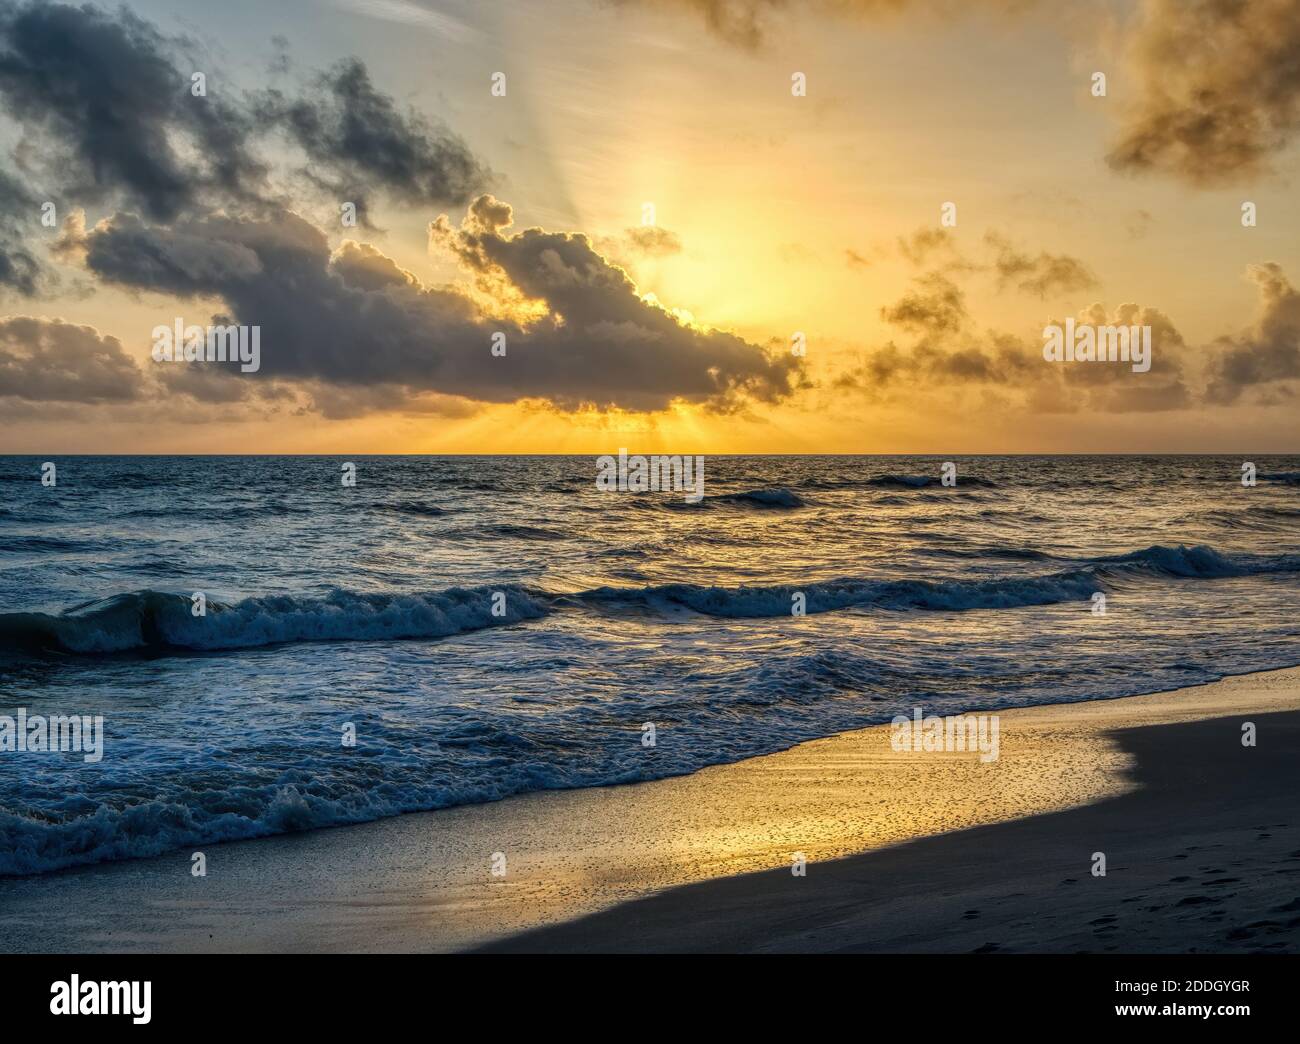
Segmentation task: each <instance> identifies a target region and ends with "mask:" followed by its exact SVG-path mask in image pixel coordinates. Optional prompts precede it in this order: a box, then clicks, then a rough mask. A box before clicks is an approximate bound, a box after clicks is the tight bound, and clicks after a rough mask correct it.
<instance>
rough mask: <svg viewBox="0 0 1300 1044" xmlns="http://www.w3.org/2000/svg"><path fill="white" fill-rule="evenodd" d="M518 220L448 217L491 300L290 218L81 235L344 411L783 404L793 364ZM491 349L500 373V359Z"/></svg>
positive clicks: (124, 269)
mask: <svg viewBox="0 0 1300 1044" xmlns="http://www.w3.org/2000/svg"><path fill="white" fill-rule="evenodd" d="M511 217H512V214H511V211H510V208H509V206H508V205H507V204H504V203H501V202H500V201H497V200H495V199H492V198H491V197H483V198H480V199H477V200H475V201H474V202H473V203H472V204H471V205H470V207H469V209H468V213H467V216H466V218H465V220H464V221H463V222H462V223H461V224H460V226H459V228H456V227H453V226H452V224H451V222H450V220H449V219H448V218H447V217H446V215H443V216H441V217H440V218H439V219H438V220H437V221H435V222H433V223H432V225H431V226H430V239H431V243H432V245H433V246H434V247H435V248H437V249H440V250H444V251H447V252H449V253H450V254H451V255H452V256H453V257H454V258H456V259H458V260H459V262H460V263H461V264H462V265H463V266H464V267H465V269H466V270H467V272H469V273H470V274H471V275H472V276H473V277H474V278H475V279H476V281H477V282H478V284H479V286H480V288H481V289H482V288H486V289H488V290H490V291H491V296H490V298H488V299H487V300H485V301H480V300H478V299H476V298H474V297H473V296H472V295H470V294H468V293H466V292H462V291H460V290H456V289H454V288H450V287H425V286H422V285H420V284H419V282H418V281H416V280H415V279H414V277H413V276H411V275H410V273H406V272H404V271H403V270H402V269H400V268H399V267H398V266H397V265H396V264H395V263H393V262H392V261H391V259H389V258H386V257H385V256H384V255H382V254H381V253H379V251H377V250H376V249H375V248H373V247H370V246H366V245H362V244H357V243H345V244H344V245H343V246H342V247H340V248H339V249H338V250H336V251H333V252H331V250H330V249H329V245H328V242H327V240H326V238H325V236H324V234H323V233H322V232H321V231H320V230H319V229H317V228H316V227H315V226H313V225H312V224H310V223H309V222H307V221H306V220H304V219H303V218H301V217H300V216H298V215H296V214H293V213H291V212H287V211H285V212H281V213H277V214H275V215H273V216H270V217H267V216H262V215H260V214H259V215H256V216H233V215H227V214H221V215H215V214H214V215H210V216H206V217H202V218H195V219H188V220H184V221H179V222H176V223H175V224H173V225H170V226H163V225H154V224H150V223H147V222H145V221H143V220H142V219H141V218H139V217H137V216H135V215H130V214H118V215H114V216H113V217H112V218H109V219H106V220H104V221H101V222H100V223H99V224H98V225H96V226H95V227H94V228H93V229H91V230H90V231H89V232H88V233H86V237H85V243H84V250H85V263H86V266H87V268H88V269H89V270H90V271H91V272H92V273H93V274H95V275H96V276H98V277H99V278H100V279H101V280H103V281H105V282H109V283H114V284H117V285H120V286H124V287H128V288H131V289H135V290H150V291H158V292H163V293H168V294H171V295H174V296H177V297H181V298H186V297H189V298H195V299H199V300H209V299H212V298H218V299H220V300H221V301H222V302H223V303H224V306H225V308H226V310H227V311H228V312H229V313H230V315H231V316H233V317H234V320H235V321H236V322H237V323H240V324H245V325H250V326H251V325H257V326H260V327H261V362H262V366H261V371H260V372H259V374H258V379H261V378H265V379H266V380H268V381H298V382H310V381H316V382H321V383H324V384H330V385H333V386H334V392H335V394H334V396H333V399H334V400H335V401H337V400H338V399H339V398H340V397H342V396H344V395H345V394H346V393H347V391H348V389H357V390H361V389H375V388H379V387H381V386H382V387H401V388H404V389H406V390H407V391H408V393H411V394H418V393H437V394H439V395H444V396H459V397H462V398H466V399H472V400H475V401H478V402H514V401H518V400H520V399H524V398H537V399H544V400H547V401H549V402H550V403H552V404H554V405H556V406H558V407H560V408H564V409H576V408H579V407H581V406H584V405H589V404H590V405H595V406H598V407H600V408H622V409H629V410H658V409H663V408H666V407H667V406H669V405H670V404H671V403H673V402H674V401H677V400H684V401H688V402H695V403H704V404H707V405H709V406H710V407H711V408H714V409H719V410H721V409H731V408H735V405H736V403H737V402H738V401H739V400H742V399H749V398H757V399H763V400H773V399H776V398H779V397H781V396H783V395H785V394H787V393H788V391H789V385H790V382H791V380H792V379H793V378H794V377H795V374H796V370H797V367H796V365H795V363H794V361H793V360H792V359H790V358H789V357H784V358H772V357H769V355H768V354H767V353H766V352H765V351H764V350H763V349H761V348H760V347H758V346H756V345H753V344H750V343H748V342H746V341H744V340H742V339H741V338H739V337H736V336H734V335H732V334H729V333H725V332H723V331H718V330H707V329H703V328H700V327H698V326H696V325H694V324H688V323H686V322H684V321H683V320H681V319H679V318H678V317H676V316H675V315H673V314H672V313H670V312H668V311H665V310H664V309H662V308H660V307H658V306H656V305H655V304H652V303H649V302H647V301H645V300H643V299H642V298H641V297H640V296H639V295H638V293H637V289H636V286H635V284H633V283H632V281H631V279H630V278H629V277H628V276H627V274H626V273H625V272H624V271H623V270H622V269H620V268H618V267H616V266H614V265H612V264H610V263H609V261H608V260H607V259H605V258H604V257H602V256H601V255H600V254H598V253H597V252H596V251H595V250H594V249H593V248H592V246H591V244H590V242H589V241H588V240H587V238H586V237H585V236H582V235H573V234H568V233H554V232H546V231H543V230H542V229H540V228H530V229H526V230H524V231H522V232H519V233H517V234H514V235H509V234H507V233H506V232H505V229H506V228H507V227H508V226H509V224H510V220H511ZM512 304H520V305H521V307H520V308H519V309H518V310H517V311H514V312H512V311H511V308H510V307H507V306H509V305H512ZM193 321H195V320H194V319H188V318H187V322H193ZM496 333H501V334H504V335H505V337H506V346H507V353H506V355H505V356H504V357H500V356H495V355H493V354H492V352H491V350H490V349H491V343H492V338H493V334H496ZM361 395H362V393H361V391H358V396H359V397H360V396H361Z"/></svg>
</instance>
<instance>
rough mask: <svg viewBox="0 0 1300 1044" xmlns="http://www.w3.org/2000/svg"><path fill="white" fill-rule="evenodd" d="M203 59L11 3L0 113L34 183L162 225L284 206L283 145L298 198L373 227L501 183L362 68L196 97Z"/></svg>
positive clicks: (122, 15)
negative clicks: (310, 196) (275, 137)
mask: <svg viewBox="0 0 1300 1044" xmlns="http://www.w3.org/2000/svg"><path fill="white" fill-rule="evenodd" d="M194 46H195V45H194V44H193V42H192V41H190V40H188V39H186V38H184V37H173V36H166V35H164V34H163V33H161V32H160V31H159V30H158V29H157V28H156V27H154V26H153V25H152V24H151V23H149V22H147V21H145V20H143V19H141V18H139V17H138V16H136V15H134V14H132V13H131V12H130V11H129V10H127V9H125V8H122V9H120V10H119V11H117V12H116V13H108V12H105V11H101V10H99V9H97V8H94V7H91V6H89V5H87V6H84V7H73V6H68V5H64V4H50V3H19V2H15V0H0V101H2V102H3V103H4V111H5V114H6V115H7V116H8V118H9V119H10V120H12V121H14V122H15V123H16V124H17V125H18V126H19V127H20V128H21V129H22V131H23V132H24V133H25V135H26V136H27V138H28V139H29V140H31V141H35V142H36V143H37V144H36V146H35V147H34V148H33V149H31V150H30V152H31V155H30V157H29V160H28V161H29V163H30V165H31V166H32V172H31V174H32V177H33V178H34V179H35V178H39V179H40V181H41V183H42V184H48V185H50V186H52V187H53V188H55V189H57V192H58V194H59V195H60V196H61V197H62V198H65V199H71V200H75V201H76V202H77V204H78V205H80V206H85V205H88V204H111V205H114V206H117V207H119V208H121V209H124V210H129V211H133V212H135V213H138V214H140V215H142V216H143V217H144V218H146V219H148V220H149V221H152V222H160V223H169V222H172V221H175V220H177V219H178V218H181V217H187V216H193V215H196V214H201V213H205V212H208V211H211V210H213V209H217V208H219V207H231V206H235V207H240V208H244V209H247V208H249V207H251V206H254V205H262V206H264V207H266V208H268V209H274V208H275V207H278V206H281V205H283V203H284V200H283V199H281V198H280V197H279V196H278V195H277V194H276V193H275V191H274V190H273V187H272V178H271V175H272V173H273V172H274V171H273V169H272V167H271V165H270V164H268V163H267V162H265V161H264V160H263V159H262V158H261V157H260V156H259V154H258V153H257V152H256V151H255V148H256V146H257V145H258V144H259V143H260V142H261V141H263V140H265V139H267V138H268V137H269V136H271V135H272V134H276V133H279V134H282V135H285V136H287V137H288V138H289V139H290V140H291V141H292V142H293V143H294V144H295V145H296V146H297V147H299V148H300V149H301V150H302V152H303V153H304V154H305V156H306V157H307V159H308V160H309V161H310V168H309V169H310V174H309V175H308V177H307V178H305V179H304V178H302V177H299V178H298V179H297V180H296V182H295V188H296V189H297V191H298V192H299V193H301V191H302V188H303V186H304V183H306V184H307V186H308V187H310V188H314V190H316V191H317V192H318V193H319V192H324V193H327V194H328V195H329V196H330V197H331V200H332V201H336V202H338V201H343V197H346V198H347V199H348V200H350V201H352V202H355V203H356V204H357V209H358V215H359V216H360V217H361V219H362V220H363V221H365V220H366V216H367V213H368V207H369V200H370V196H371V194H372V193H373V192H375V191H381V192H383V193H385V194H386V195H387V196H388V197H389V198H391V199H393V200H395V201H397V202H399V203H402V204H405V205H411V206H429V205H445V204H449V203H450V204H463V203H465V202H466V201H468V200H469V199H470V198H471V197H472V196H473V195H474V193H475V192H477V191H478V190H479V189H480V188H481V187H483V186H484V185H485V184H487V183H488V182H489V181H490V179H491V174H490V172H489V171H488V170H487V168H486V167H485V166H484V165H483V164H482V163H480V162H479V160H477V159H476V158H475V157H474V156H473V154H472V153H471V152H470V151H469V149H468V147H467V146H466V145H465V144H464V142H462V141H461V140H460V139H459V138H457V137H456V136H455V135H453V134H451V133H450V132H449V131H447V130H446V129H444V128H442V127H440V126H438V125H436V124H434V123H433V122H432V121H430V120H428V119H426V118H424V117H422V116H420V115H419V114H418V113H415V112H406V113H403V112H400V111H399V110H398V108H397V106H396V104H395V103H394V102H393V100H392V99H391V98H390V97H389V96H388V95H386V94H384V93H382V92H381V91H379V90H378V89H377V88H376V87H375V86H374V84H373V83H372V82H371V79H370V75H369V73H368V71H367V69H366V66H365V65H364V64H363V63H361V62H360V61H358V60H356V59H351V60H348V61H344V62H341V63H339V64H338V65H336V66H335V67H334V68H332V69H330V70H329V71H328V72H325V73H322V74H319V75H318V76H317V77H315V78H314V79H313V80H310V81H308V82H307V83H306V84H305V85H304V86H302V87H300V88H298V89H297V91H296V93H292V94H291V93H287V92H286V91H284V90H281V89H278V88H271V89H267V90H264V91H261V92H258V93H255V94H252V95H245V94H241V93H236V92H235V91H232V90H230V89H228V88H225V87H224V86H223V85H220V84H218V83H214V82H208V83H207V84H206V88H207V90H206V94H204V95H202V96H197V97H196V96H195V95H194V94H193V93H192V90H191V86H192V84H191V74H192V72H194V71H202V70H201V69H196V68H195V67H194V66H195V63H194V62H193V60H191V59H184V60H182V58H181V56H182V55H184V54H185V53H186V52H188V51H190V50H192V49H193V48H194ZM300 173H302V172H300Z"/></svg>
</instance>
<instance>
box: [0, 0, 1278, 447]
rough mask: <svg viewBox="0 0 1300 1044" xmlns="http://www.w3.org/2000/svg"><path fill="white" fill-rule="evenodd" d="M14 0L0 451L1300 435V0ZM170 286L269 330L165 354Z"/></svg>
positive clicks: (185, 301) (1095, 443)
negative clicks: (252, 363)
mask: <svg viewBox="0 0 1300 1044" xmlns="http://www.w3.org/2000/svg"><path fill="white" fill-rule="evenodd" d="M40 6H41V8H42V9H43V10H42V12H41V13H39V14H36V13H33V10H35V9H28V8H26V7H24V6H23V5H22V4H20V6H19V7H18V8H16V9H15V11H14V12H13V13H11V14H9V15H5V16H3V17H0V51H3V52H4V53H7V54H12V55H16V56H17V61H16V62H15V63H14V65H15V67H16V68H18V69H19V73H18V74H15V75H13V76H11V78H10V80H9V81H7V83H6V82H0V93H6V92H7V95H6V97H5V98H3V101H4V103H5V104H4V105H2V106H0V110H2V111H3V112H4V113H5V114H7V115H6V116H3V117H0V145H3V146H4V148H5V155H6V162H5V166H4V167H3V168H2V170H3V179H4V180H0V200H3V201H4V202H5V203H6V206H5V208H4V210H5V213H6V214H7V215H8V217H7V218H6V219H5V220H7V222H8V224H7V225H5V224H0V233H4V235H3V236H2V237H0V242H3V243H5V244H7V245H6V247H5V248H4V250H6V251H7V253H0V317H3V318H0V420H2V421H3V431H4V435H3V439H0V451H4V452H30V453H47V452H48V453H54V452H62V453H67V452H139V453H172V452H177V453H180V452H196V453H226V452H290V453H299V452H322V453H324V452H375V453H383V452H398V453H406V452H409V453H479V452H482V453H514V452H554V453H563V452H575V453H606V452H611V451H615V450H617V448H618V447H620V446H628V447H631V448H633V449H634V450H643V451H666V452H678V453H684V452H702V453H729V452H758V453H809V452H813V453H858V452H860V453H895V452H902V453H905V452H917V453H930V452H934V453H975V452H1026V453H1031V452H1079V453H1090V452H1247V451H1250V452H1257V453H1258V452H1296V451H1298V450H1300V422H1298V420H1297V417H1298V416H1300V411H1298V410H1297V400H1296V398H1295V392H1296V389H1297V385H1300V295H1297V293H1296V292H1295V291H1294V290H1293V289H1292V285H1293V283H1294V282H1295V281H1298V280H1300V236H1297V228H1298V227H1300V221H1298V219H1300V213H1298V209H1300V208H1298V206H1297V203H1296V202H1295V200H1296V196H1295V191H1294V178H1295V173H1296V170H1297V164H1296V149H1295V147H1294V138H1295V136H1296V132H1297V129H1298V127H1297V116H1296V114H1297V113H1300V86H1297V85H1296V84H1295V83H1294V81H1293V78H1292V79H1288V78H1287V76H1286V69H1287V68H1288V67H1291V68H1293V67H1294V63H1295V61H1296V60H1297V57H1298V56H1300V3H1297V2H1295V0H1259V2H1258V3H1257V4H1252V5H1251V8H1250V13H1249V14H1248V15H1246V16H1245V17H1244V20H1238V21H1229V20H1226V19H1225V20H1222V21H1221V20H1219V19H1217V18H1216V17H1215V16H1214V11H1215V7H1214V5H1211V4H1209V3H1208V2H1202V0H1182V2H1174V0H1141V2H1132V3H1120V2H1117V3H1079V4H1075V5H1070V7H1069V11H1068V14H1062V12H1061V10H1060V8H1059V5H1055V4H1038V3H1033V2H1031V0H1024V2H1022V3H995V2H991V0H990V2H981V3H972V4H966V5H946V4H943V3H940V2H938V0H934V2H920V0H918V2H915V3H889V4H883V3H882V4H875V3H870V2H865V0H863V2H859V3H853V2H839V3H830V2H826V3H817V2H813V3H809V4H793V3H792V4H785V3H781V2H779V0H722V2H720V3H710V4H706V3H703V2H700V3H698V4H696V3H692V2H690V0H660V2H653V0H621V2H613V3H611V2H607V0H606V2H602V0H548V2H546V3H540V2H539V3H519V2H513V3H504V2H496V0H477V2H473V3H470V2H464V3H461V2H448V3H436V2H416V0H333V2H321V3H308V2H306V0H289V2H284V3H277V4H275V5H266V4H264V3H253V2H244V0H233V2H230V3H226V4H223V5H221V9H220V10H213V9H212V7H213V5H211V4H208V3H189V2H178V0H172V2H168V3H162V2H144V0H137V2H133V3H131V4H129V5H128V7H129V13H127V14H119V13H118V8H117V7H116V5H114V6H112V7H109V6H108V5H104V6H103V7H101V8H100V10H101V11H102V13H101V14H91V13H84V12H81V13H79V12H76V11H71V10H70V9H69V11H68V13H61V12H60V10H59V9H58V8H57V7H56V6H55V5H48V4H42V5H40ZM950 7H951V8H953V9H952V10H950V9H949V8H950ZM50 12H54V14H51V13H50ZM56 16H57V17H64V18H67V19H69V20H70V21H68V22H66V23H59V22H58V21H57V20H56ZM24 19H26V21H23V20H24ZM33 25H35V26H37V28H38V29H39V30H40V31H39V32H36V31H29V30H32V26H33ZM20 30H22V31H20ZM42 33H45V34H47V37H48V38H51V39H52V38H54V34H56V33H57V35H58V38H60V39H63V40H65V41H66V40H72V41H74V44H80V45H82V46H85V47H86V48H87V49H88V52H87V53H88V54H95V55H99V56H100V57H101V59H103V64H96V61H95V60H88V61H87V62H84V63H79V64H78V65H77V67H76V71H75V72H73V71H69V72H68V74H67V75H68V76H69V77H73V78H74V79H73V89H72V90H69V91H55V90H54V89H53V88H52V87H51V86H50V83H49V80H48V79H47V78H46V77H45V76H44V74H43V73H42V70H46V71H49V70H50V69H51V68H52V66H51V62H52V60H53V59H51V58H50V56H49V55H46V54H42V53H41V52H40V46H41V44H40V41H41V39H42V38H43V37H42V35H41V34H42ZM32 41H36V42H35V43H33V42H32ZM119 48H120V49H121V50H118V49H119ZM114 53H117V54H118V56H119V58H120V57H121V56H123V55H127V56H129V57H130V58H131V60H129V61H128V60H120V61H118V62H116V63H115V64H111V65H110V64H107V62H108V58H107V57H105V56H112V55H113V54H114ZM144 54H147V55H149V56H151V57H154V58H156V59H157V60H158V61H159V62H160V63H161V64H162V67H163V68H162V71H160V70H159V69H154V71H153V72H152V73H151V74H148V75H146V74H145V73H142V72H141V71H140V70H141V69H144V68H146V63H144V62H142V61H141V60H140V57H141V55H144ZM195 71H202V72H203V74H204V76H205V79H206V84H205V86H206V94H205V95H204V96H202V97H196V96H194V95H193V93H192V91H191V90H190V87H191V83H192V75H193V73H194V72H195ZM494 73H503V74H504V77H505V81H504V82H505V92H504V95H501V94H500V93H496V94H494V93H493V90H492V86H493V74H494ZM1097 73H1103V74H1104V75H1105V93H1104V95H1100V94H1099V93H1098V92H1097V89H1096V84H1097V80H1096V75H1095V74H1097ZM796 74H802V76H803V80H804V82H805V83H806V93H803V94H798V93H796V92H795V91H794V90H792V86H793V80H792V77H795V76H796ZM24 75H25V76H26V78H25V79H24ZM149 75H154V76H158V77H159V78H160V79H159V80H158V81H157V82H156V83H151V82H150V81H149ZM77 76H82V77H83V78H84V84H82V83H81V81H80V80H76V79H75V77H77ZM65 86H66V83H65ZM78 90H80V91H81V93H80V94H79V93H78ZM69 97H71V98H72V99H73V100H72V101H69V100H68V99H69ZM1207 99H1208V100H1207ZM114 106H119V107H120V108H119V109H117V110H115V109H114ZM115 112H128V113H130V114H131V118H130V119H129V120H127V121H126V126H125V128H124V129H122V130H121V131H120V133H118V134H117V136H116V137H113V140H112V141H110V142H109V143H108V144H107V145H105V144H104V143H103V141H102V140H101V139H102V137H103V135H98V136H97V134H96V128H100V129H102V128H103V127H104V126H109V125H114V126H115V124H114V123H113V117H114V114H115ZM133 135H134V138H133V137H132V136H133ZM110 137H112V136H110ZM128 139H130V140H128ZM354 199H358V200H364V205H363V207H362V212H363V217H364V218H368V223H369V227H367V222H366V221H365V220H363V221H362V222H361V223H359V224H358V225H357V226H355V227H353V226H346V225H344V224H343V223H342V222H341V220H340V217H339V214H340V204H341V202H343V201H348V200H354ZM476 200H477V201H478V202H475V201H476ZM45 202H52V203H54V211H55V214H56V215H57V224H56V225H55V226H54V227H49V225H48V224H47V225H42V224H41V223H40V218H41V205H42V204H43V203H45ZM948 203H951V204H954V205H955V206H954V210H955V217H956V220H955V224H951V223H950V224H949V225H947V226H945V225H944V224H942V223H941V216H942V213H943V211H942V208H943V207H944V205H945V204H948ZM1247 203H1249V204H1253V209H1254V215H1255V218H1254V223H1253V224H1246V223H1243V204H1247ZM647 204H649V205H651V209H652V213H651V211H650V209H648V208H647ZM648 220H649V223H647V222H648ZM5 258H7V259H8V268H6V267H5V260H4V259H5ZM6 272H7V273H8V278H6ZM24 317H29V318H24ZM178 317H179V318H183V319H184V321H185V323H187V324H190V323H194V324H200V325H207V324H210V323H212V322H214V321H216V320H221V321H228V322H238V323H240V324H246V325H249V326H252V325H257V326H259V327H260V329H261V352H262V366H261V369H260V370H259V371H258V372H257V373H254V374H243V375H239V374H237V373H233V372H232V371H230V370H229V369H226V370H222V371H221V372H208V370H207V369H206V368H204V367H203V366H202V365H200V364H192V363H181V364H170V363H158V362H155V361H154V360H153V359H152V358H151V355H150V352H151V345H152V343H153V335H152V331H153V329H154V328H155V327H156V326H158V325H159V324H163V325H168V326H170V325H171V324H172V323H173V321H174V319H176V318H178ZM214 317H216V320H214ZM1066 317H1075V318H1077V319H1079V321H1081V322H1083V321H1093V322H1098V323H1105V322H1118V321H1120V320H1121V319H1123V320H1124V321H1126V322H1134V323H1141V324H1144V325H1149V326H1151V328H1152V331H1153V339H1154V347H1153V365H1152V367H1151V370H1150V372H1148V373H1137V372H1133V371H1132V370H1131V369H1130V368H1129V367H1127V366H1124V365H1117V364H1109V363H1091V364H1089V363H1077V364H1054V363H1050V362H1047V361H1044V360H1043V358H1042V354H1041V349H1042V344H1043V327H1044V325H1045V324H1047V323H1060V322H1063V321H1064V319H1065V318H1066ZM500 331H504V332H505V333H506V343H507V346H508V347H507V350H506V354H505V355H504V356H494V355H492V353H491V346H490V341H491V335H492V334H493V333H494V332H500ZM797 334H802V336H803V344H804V345H805V346H806V351H805V353H804V354H803V355H795V354H794V353H793V352H792V350H791V345H792V338H794V337H795V336H796V335H797Z"/></svg>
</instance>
